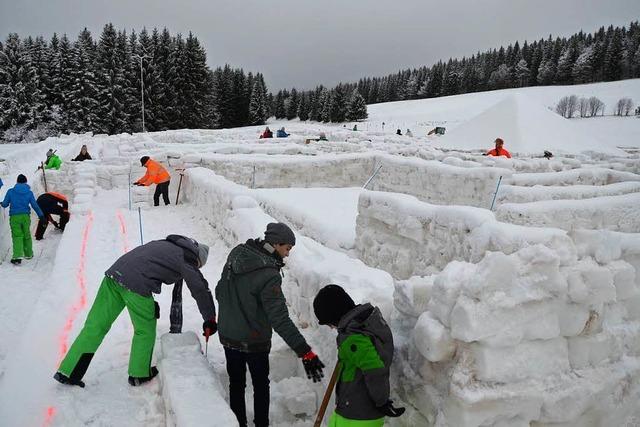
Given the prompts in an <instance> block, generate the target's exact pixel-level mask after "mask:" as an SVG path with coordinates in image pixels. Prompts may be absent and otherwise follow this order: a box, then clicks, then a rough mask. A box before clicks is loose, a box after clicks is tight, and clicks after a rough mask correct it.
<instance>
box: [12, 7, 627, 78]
mask: <svg viewBox="0 0 640 427" xmlns="http://www.w3.org/2000/svg"><path fill="white" fill-rule="evenodd" d="M638 19H640V0H609V1H603V0H536V1H534V0H448V1H435V0H106V1H104V0H103V1H100V2H97V1H94V0H40V1H36V0H0V36H1V37H2V38H3V39H4V38H5V37H6V36H7V34H8V33H10V32H17V33H18V34H20V35H21V36H25V35H33V36H35V35H44V36H46V37H50V36H51V34H53V33H54V32H57V33H58V34H61V33H67V34H68V35H69V36H70V38H72V39H75V37H76V36H77V34H78V33H79V32H80V30H81V29H82V28H83V27H85V26H86V27H88V28H89V29H90V30H91V31H92V33H93V34H94V36H95V37H96V38H97V37H99V35H100V31H101V30H102V27H103V26H104V24H105V23H106V22H113V24H114V25H115V26H116V27H117V28H119V29H122V28H125V29H136V30H139V29H141V28H142V27H143V26H146V27H147V28H153V27H159V28H161V27H165V26H166V27H167V28H169V30H170V31H171V33H172V34H175V33H177V32H182V33H185V34H186V33H188V32H189V31H193V33H194V34H195V35H196V36H197V37H198V38H199V39H200V41H201V42H202V43H203V45H204V46H205V48H206V50H207V59H208V62H209V65H210V66H211V67H215V66H218V65H222V64H225V63H229V64H231V65H233V66H235V67H242V68H244V69H245V70H246V71H249V70H252V71H260V72H262V73H263V74H264V75H265V78H266V81H267V84H268V85H269V88H270V89H271V90H274V89H275V90H277V89H279V88H282V87H291V86H297V87H299V88H310V87H312V86H315V85H316V84H318V83H323V84H334V83H336V82H338V81H345V82H346V81H354V80H357V79H358V78H359V77H362V76H380V75H385V74H388V73H391V72H395V71H397V70H399V69H402V68H407V67H415V66H420V65H431V64H432V63H434V62H437V61H438V59H445V60H446V59H448V58H449V57H457V56H462V55H470V54H472V53H475V52H477V51H478V50H480V51H484V50H485V49H488V48H492V47H497V46H500V45H501V44H505V45H506V44H508V43H510V42H512V41H514V40H521V41H522V40H525V39H528V40H533V39H539V38H540V37H546V36H548V35H549V34H553V35H554V36H556V35H561V36H562V35H569V34H572V33H574V32H576V31H579V30H580V29H583V30H585V31H587V32H592V31H594V30H596V29H597V28H598V27H600V26H601V25H605V26H608V25H609V24H613V25H628V23H629V22H630V21H632V20H638Z"/></svg>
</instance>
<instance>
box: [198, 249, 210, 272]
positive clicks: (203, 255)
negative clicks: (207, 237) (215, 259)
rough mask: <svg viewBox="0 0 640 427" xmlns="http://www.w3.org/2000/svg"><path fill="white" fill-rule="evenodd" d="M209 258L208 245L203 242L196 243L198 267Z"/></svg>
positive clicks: (202, 265)
mask: <svg viewBox="0 0 640 427" xmlns="http://www.w3.org/2000/svg"><path fill="white" fill-rule="evenodd" d="M207 258H209V246H207V245H205V244H204V243H198V261H200V267H201V268H202V267H204V265H205V264H206V263H207Z"/></svg>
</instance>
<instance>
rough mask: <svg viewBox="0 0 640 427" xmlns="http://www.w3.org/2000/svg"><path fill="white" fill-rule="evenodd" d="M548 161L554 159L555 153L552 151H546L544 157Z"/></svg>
mask: <svg viewBox="0 0 640 427" xmlns="http://www.w3.org/2000/svg"><path fill="white" fill-rule="evenodd" d="M542 157H544V158H545V159H547V160H550V159H551V158H552V157H553V153H552V152H551V151H547V150H544V155H543V156H542Z"/></svg>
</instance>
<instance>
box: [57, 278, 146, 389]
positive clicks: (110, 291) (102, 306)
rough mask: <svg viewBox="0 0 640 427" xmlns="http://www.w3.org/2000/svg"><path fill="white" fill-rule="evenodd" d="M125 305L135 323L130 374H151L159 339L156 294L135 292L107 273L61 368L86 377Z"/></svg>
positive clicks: (70, 376) (60, 370)
mask: <svg viewBox="0 0 640 427" xmlns="http://www.w3.org/2000/svg"><path fill="white" fill-rule="evenodd" d="M125 307H127V310H128V311H129V316H130V317H131V322H132V323H133V340H132V342H131V353H130V355H129V375H130V376H132V377H138V378H142V377H148V376H149V375H151V370H150V368H151V356H152V355H153V346H154V345H155V342H156V310H155V303H154V301H153V298H152V297H144V296H142V295H139V294H137V293H135V292H132V291H130V290H128V289H126V288H124V287H123V286H121V285H119V284H118V283H117V282H116V281H114V280H113V279H111V278H110V277H106V276H105V278H104V279H103V280H102V283H101V284H100V289H98V294H97V295H96V299H95V301H94V302H93V306H92V307H91V310H90V311H89V314H88V315H87V320H86V321H85V323H84V327H83V328H82V331H80V334H79V335H78V337H77V338H76V340H75V341H74V342H73V344H72V345H71V348H70V349H69V351H68V352H67V355H66V356H65V358H64V360H63V361H62V363H61V364H60V368H59V369H58V371H59V372H61V373H63V374H65V375H66V376H68V377H69V378H71V379H73V380H80V379H82V377H83V376H84V374H85V372H86V371H87V368H88V367H89V363H90V362H91V359H92V358H93V354H94V353H95V352H96V350H97V349H98V347H99V346H100V343H102V340H103V339H104V337H105V335H106V334H107V332H109V329H110V328H111V325H112V324H113V322H114V321H115V320H116V318H117V317H118V316H119V315H120V313H121V312H122V310H123V309H124V308H125Z"/></svg>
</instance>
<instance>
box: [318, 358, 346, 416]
mask: <svg viewBox="0 0 640 427" xmlns="http://www.w3.org/2000/svg"><path fill="white" fill-rule="evenodd" d="M339 374H340V361H339V360H338V361H337V362H336V367H335V368H333V373H332V374H331V379H330V380H329V385H328V386H327V389H326V390H325V392H324V397H323V398H322V403H321V404H320V409H318V415H317V416H316V421H315V422H314V423H313V427H320V426H321V425H322V420H323V419H324V413H325V412H326V411H327V406H328V405H329V400H331V394H332V393H333V389H334V388H335V386H336V383H337V382H338V376H339Z"/></svg>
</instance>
